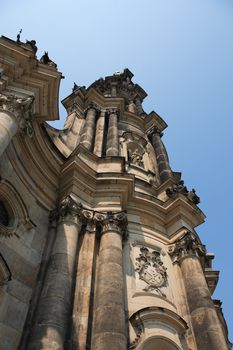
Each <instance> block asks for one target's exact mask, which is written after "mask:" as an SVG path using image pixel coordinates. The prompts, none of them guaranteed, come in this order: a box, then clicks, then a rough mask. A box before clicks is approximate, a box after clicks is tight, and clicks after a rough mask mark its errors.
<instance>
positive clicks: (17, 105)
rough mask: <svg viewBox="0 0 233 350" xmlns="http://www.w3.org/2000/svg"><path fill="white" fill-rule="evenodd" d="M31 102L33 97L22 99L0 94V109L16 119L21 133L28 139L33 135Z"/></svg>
mask: <svg viewBox="0 0 233 350" xmlns="http://www.w3.org/2000/svg"><path fill="white" fill-rule="evenodd" d="M33 102H34V97H33V96H29V97H24V98H22V97H17V96H15V95H12V94H11V95H3V94H0V109H2V110H4V111H9V112H11V113H12V114H13V115H14V117H15V118H16V121H17V123H18V125H19V127H20V129H21V131H22V132H24V133H26V134H27V135H28V136H30V137H31V136H32V135H33V133H34V130H33V126H32V122H31V119H32V108H33Z"/></svg>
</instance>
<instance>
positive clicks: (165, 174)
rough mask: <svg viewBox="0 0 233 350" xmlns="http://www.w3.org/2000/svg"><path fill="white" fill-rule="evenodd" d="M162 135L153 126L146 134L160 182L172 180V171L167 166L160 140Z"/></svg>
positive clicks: (165, 153)
mask: <svg viewBox="0 0 233 350" xmlns="http://www.w3.org/2000/svg"><path fill="white" fill-rule="evenodd" d="M161 136H162V133H161V132H160V130H159V129H158V128H157V127H156V126H154V127H153V128H152V129H151V130H150V131H149V134H148V137H149V139H150V141H151V143H152V145H153V147H154V150H155V155H156V159H157V164H158V169H159V175H160V179H161V182H162V183H163V182H165V181H166V180H167V179H169V178H172V171H171V168H170V165H169V160H168V155H167V152H166V149H165V147H164V144H163V142H162V140H161Z"/></svg>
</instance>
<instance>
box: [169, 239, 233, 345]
mask: <svg viewBox="0 0 233 350" xmlns="http://www.w3.org/2000/svg"><path fill="white" fill-rule="evenodd" d="M169 253H170V254H171V255H172V258H173V262H174V263H179V264H180V267H181V272H182V276H183V281H184V285H185V290H186V295H187V301H188V307H189V312H190V315H191V322H192V326H193V330H194V335H195V340H196V344H197V348H198V350H209V349H211V350H219V349H221V350H227V349H228V346H227V343H226V340H225V337H224V334H223V331H222V328H221V325H220V321H219V318H218V316H217V313H216V311H215V307H214V303H213V301H212V299H211V295H210V291H209V288H208V286H207V282H206V279H205V276H204V273H203V269H202V266H201V263H200V256H204V255H205V253H206V252H205V248H204V247H203V246H202V245H201V244H200V243H199V242H198V240H197V238H196V236H195V235H194V234H192V233H191V232H188V233H186V234H185V235H184V236H183V237H182V238H181V239H180V240H179V241H177V242H176V244H174V245H172V246H170V248H169Z"/></svg>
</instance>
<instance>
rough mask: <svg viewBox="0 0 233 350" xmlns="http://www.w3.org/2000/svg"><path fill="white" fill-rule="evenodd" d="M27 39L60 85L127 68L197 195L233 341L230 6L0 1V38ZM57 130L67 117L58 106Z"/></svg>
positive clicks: (149, 0) (223, 2)
mask: <svg viewBox="0 0 233 350" xmlns="http://www.w3.org/2000/svg"><path fill="white" fill-rule="evenodd" d="M21 28H22V29H23V32H22V35H21V39H22V40H25V39H28V40H31V39H35V40H36V41H37V46H38V54H37V56H38V57H39V58H40V57H41V56H42V54H43V53H44V51H45V50H46V51H49V56H50V58H51V59H52V60H54V61H55V62H56V63H57V64H58V69H59V70H60V71H62V73H63V75H64V76H65V79H64V80H63V81H62V83H61V90H60V100H61V99H62V98H64V97H66V96H67V95H68V94H70V92H71V89H72V86H73V82H74V81H76V83H77V84H78V85H86V86H88V85H89V84H91V83H92V82H93V81H94V80H96V79H98V78H99V77H101V76H106V75H110V74H112V73H113V72H115V71H116V70H123V69H124V68H125V67H128V68H129V69H130V70H131V71H132V72H133V73H134V75H135V76H134V82H137V83H138V84H139V85H141V86H142V87H143V88H144V89H145V90H146V91H147V93H148V97H147V99H146V100H145V103H144V108H145V110H146V111H147V112H150V111H151V110H155V111H156V112H157V113H158V114H160V115H161V116H162V117H163V118H164V119H165V121H166V122H167V123H168V126H169V127H168V129H167V130H166V131H165V134H164V137H163V140H164V142H165V144H166V147H167V150H168V153H169V156H170V163H171V166H172V168H173V170H175V171H181V172H182V174H183V179H184V181H185V183H186V185H187V187H188V188H192V187H194V188H195V189H196V191H197V194H198V195H199V196H200V197H201V204H200V208H201V209H202V210H203V211H204V213H205V214H206V216H207V219H206V223H205V224H203V225H202V226H200V227H199V228H198V229H197V232H198V233H199V235H200V236H201V239H202V241H203V243H204V244H206V246H207V249H208V251H210V252H213V253H215V255H216V258H215V260H214V268H215V269H216V270H220V271H221V274H220V281H219V284H218V287H217V290H216V292H215V294H214V297H215V298H216V299H221V300H222V301H223V310H224V314H225V317H226V320H227V323H228V327H229V333H230V339H231V340H232V341H233V319H232V316H231V315H232V313H233V306H232V305H233V303H232V290H233V279H232V267H233V266H232V259H231V257H232V255H233V254H232V245H233V232H232V217H233V211H232V199H233V185H232V179H233V164H232V150H233V136H232V129H233V123H232V116H233V45H232V37H233V2H232V0H218V1H217V0H143V1H142V0H140V1H139V0H98V1H94V0H85V1H80V0H76V1H75V0H73V1H72V0H67V1H66V2H63V1H60V2H59V1H54V0H50V1H45V0H40V1H39V2H38V1H31V2H28V1H26V0H21V1H16V0H11V1H8V2H5V1H3V0H2V1H1V22H0V29H1V30H0V32H1V34H2V35H5V36H8V37H11V38H16V35H17V33H18V32H19V30H20V29H21ZM60 117H61V121H60V122H59V123H57V122H56V124H55V126H56V127H62V125H63V123H64V118H65V111H64V109H63V108H62V107H61V108H60Z"/></svg>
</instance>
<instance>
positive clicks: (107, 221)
mask: <svg viewBox="0 0 233 350" xmlns="http://www.w3.org/2000/svg"><path fill="white" fill-rule="evenodd" d="M96 220H97V221H99V223H100V224H101V227H102V231H101V239H100V250H99V264H98V272H97V287H96V298H95V310H94V325H93V338H92V349H95V350H109V349H111V350H126V348H127V337H126V317H125V305H124V278H123V266H122V238H123V235H124V234H125V229H126V224H127V218H126V214H125V213H124V212H120V213H111V212H109V213H107V214H102V213H101V214H96Z"/></svg>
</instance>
